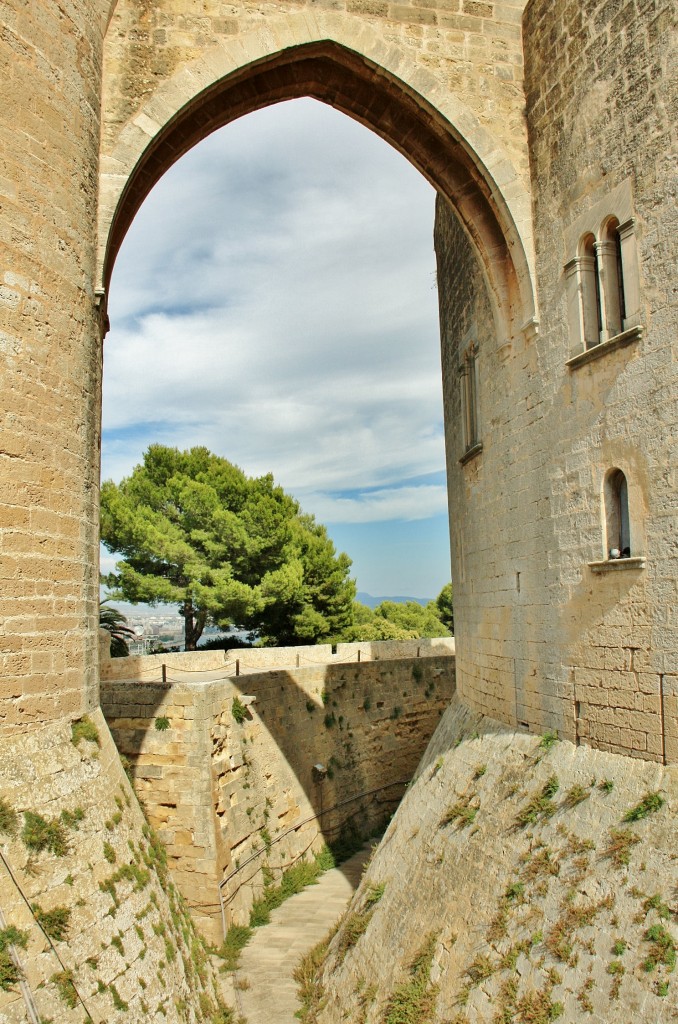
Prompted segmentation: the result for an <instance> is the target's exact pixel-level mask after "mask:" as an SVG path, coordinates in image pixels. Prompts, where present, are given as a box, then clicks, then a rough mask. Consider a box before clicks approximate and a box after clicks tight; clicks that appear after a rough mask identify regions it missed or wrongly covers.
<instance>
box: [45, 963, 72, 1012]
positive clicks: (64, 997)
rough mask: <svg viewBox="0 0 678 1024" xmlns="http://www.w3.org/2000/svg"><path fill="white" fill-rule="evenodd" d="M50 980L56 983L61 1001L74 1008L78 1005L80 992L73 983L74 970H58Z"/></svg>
mask: <svg viewBox="0 0 678 1024" xmlns="http://www.w3.org/2000/svg"><path fill="white" fill-rule="evenodd" d="M49 980H50V981H52V982H53V983H54V984H55V985H56V987H57V991H58V993H59V997H60V999H61V1001H62V1002H64V1003H65V1004H66V1006H69V1007H70V1008H71V1010H74V1009H75V1007H76V1006H77V1005H78V993H77V992H76V990H75V985H74V984H73V971H57V973H56V974H53V975H52V977H51V978H50V979H49Z"/></svg>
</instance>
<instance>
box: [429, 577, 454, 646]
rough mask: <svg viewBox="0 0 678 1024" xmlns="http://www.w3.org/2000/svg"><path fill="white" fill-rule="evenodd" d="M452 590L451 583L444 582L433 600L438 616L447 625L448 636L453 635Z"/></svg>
mask: <svg viewBox="0 0 678 1024" xmlns="http://www.w3.org/2000/svg"><path fill="white" fill-rule="evenodd" d="M453 598H454V592H453V590H452V584H451V583H446V584H445V586H444V587H443V589H442V590H441V591H440V593H439V594H438V596H437V597H436V599H435V601H434V602H433V603H434V604H435V606H436V609H437V613H438V618H439V619H440V621H441V622H442V624H443V625H444V626H446V627H447V629H448V631H449V634H450V636H454V600H453ZM441 635H442V636H445V635H446V634H444V633H443V634H441Z"/></svg>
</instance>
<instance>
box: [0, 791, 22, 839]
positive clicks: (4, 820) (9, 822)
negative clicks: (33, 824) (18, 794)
mask: <svg viewBox="0 0 678 1024" xmlns="http://www.w3.org/2000/svg"><path fill="white" fill-rule="evenodd" d="M18 827H19V815H18V814H17V813H16V811H15V810H14V808H13V807H12V805H11V804H10V803H9V801H8V800H6V799H5V798H4V796H0V832H2V833H3V835H6V836H13V835H16V831H17V829H18Z"/></svg>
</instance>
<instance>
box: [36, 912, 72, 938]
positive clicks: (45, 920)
mask: <svg viewBox="0 0 678 1024" xmlns="http://www.w3.org/2000/svg"><path fill="white" fill-rule="evenodd" d="M31 910H32V911H33V916H34V917H35V920H36V921H37V922H38V924H39V925H40V927H41V928H42V930H43V931H44V933H45V934H46V935H48V936H49V937H50V939H53V940H54V941H55V942H63V940H64V939H65V938H66V936H67V935H68V925H69V923H70V920H71V911H70V909H69V908H68V907H54V908H53V909H52V910H43V909H42V907H40V906H39V905H38V904H37V903H34V904H33V905H32V907H31Z"/></svg>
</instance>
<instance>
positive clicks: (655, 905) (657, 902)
mask: <svg viewBox="0 0 678 1024" xmlns="http://www.w3.org/2000/svg"><path fill="white" fill-rule="evenodd" d="M643 910H644V911H645V913H646V914H649V912H650V911H651V910H656V911H657V914H658V915H659V917H660V918H661V919H662V921H668V920H669V918H670V917H671V908H670V907H669V906H668V904H667V903H664V902H662V898H661V896H660V894H659V893H658V892H656V893H655V894H654V896H648V898H647V899H646V900H645V902H644V903H643Z"/></svg>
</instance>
